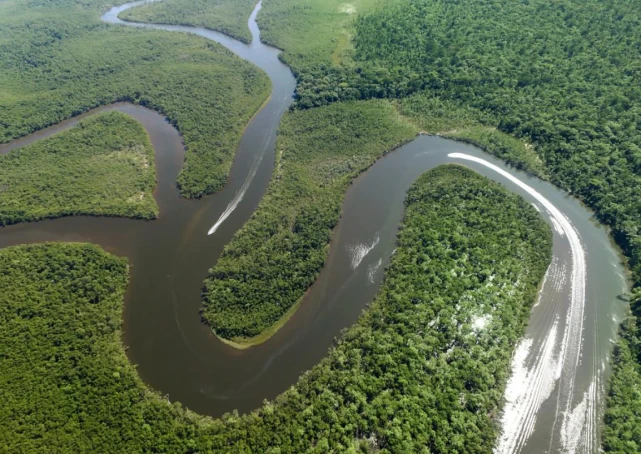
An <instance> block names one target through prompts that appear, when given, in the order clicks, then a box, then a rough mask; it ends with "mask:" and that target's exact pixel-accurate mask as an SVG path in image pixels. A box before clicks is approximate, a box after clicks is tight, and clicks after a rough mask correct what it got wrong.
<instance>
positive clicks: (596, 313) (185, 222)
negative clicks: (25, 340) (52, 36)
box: [0, 1, 627, 453]
mask: <svg viewBox="0 0 641 454" xmlns="http://www.w3.org/2000/svg"><path fill="white" fill-rule="evenodd" d="M141 3H144V1H143V2H133V3H128V4H126V5H123V6H119V7H115V8H113V9H111V10H110V11H109V12H107V13H106V14H105V15H104V16H103V17H102V19H103V20H104V21H106V22H110V23H114V24H126V25H128V26H135V27H148V28H156V29H163V30H169V31H174V32H188V33H193V34H196V35H200V36H202V37H204V38H207V39H211V40H213V41H216V42H218V43H220V44H222V45H223V46H225V47H227V48H228V49H230V50H231V51H232V52H234V53H235V54H237V55H238V56H239V57H241V58H244V59H246V60H248V61H250V62H252V63H254V64H255V65H257V66H258V67H260V68H261V69H263V70H264V71H265V72H266V73H267V74H268V76H269V77H270V79H271V82H272V85H273V89H272V96H271V98H270V100H269V102H268V103H267V104H266V105H265V106H264V107H263V108H262V109H261V110H260V112H259V113H258V114H257V115H256V116H255V117H254V118H253V119H252V120H251V122H250V123H249V125H248V126H247V128H246V130H245V132H244V134H243V136H242V138H241V141H240V143H239V146H238V150H237V154H236V157H235V161H234V164H233V167H232V169H231V172H230V176H229V180H228V184H227V186H226V187H225V188H224V189H223V190H222V191H220V192H219V193H217V194H214V195H212V196H208V197H205V198H203V199H201V200H198V201H189V200H185V199H182V198H180V196H179V194H178V191H177V189H176V186H175V179H176V176H177V175H178V172H179V171H180V168H181V165H182V162H183V159H184V147H183V144H182V141H181V138H180V136H179V134H178V132H177V131H176V130H175V129H174V128H173V127H172V126H171V125H170V124H169V123H168V122H166V121H165V119H164V118H163V117H162V116H160V115H159V114H157V113H155V112H153V111H150V110H148V109H145V108H143V107H140V106H134V105H130V104H124V103H119V104H113V105H110V106H106V107H100V108H97V109H94V110H92V111H90V112H87V113H86V114H83V115H81V116H80V117H76V118H73V119H70V120H67V121H64V122H62V123H60V124H58V125H55V126H53V127H51V128H48V129H45V130H43V131H40V132H38V133H35V134H33V135H31V136H28V137H25V138H22V139H19V140H17V141H15V142H13V143H11V144H8V145H0V153H7V152H9V151H11V150H13V149H15V148H18V147H20V146H24V145H26V144H28V143H31V142H33V141H35V140H39V139H42V138H44V137H47V136H49V135H52V134H55V133H57V132H60V131H62V130H64V129H67V128H69V127H71V126H73V125H74V124H76V123H77V122H78V121H79V120H80V119H81V118H83V117H86V116H88V115H92V114H95V113H97V112H102V111H106V110H114V109H115V110H119V111H121V112H124V113H127V114H129V115H131V116H133V117H134V118H136V119H137V120H138V121H140V122H141V123H142V124H143V126H144V127H145V129H146V130H147V132H148V134H149V136H150V138H151V142H152V145H153V146H154V149H155V152H156V172H157V181H158V185H157V189H156V192H155V197H156V199H157V201H158V204H159V207H160V218H159V219H158V220H155V221H152V222H145V221H137V220H129V219H117V218H97V217H83V216H79V217H68V218H61V219H56V220H47V221H41V222H35V223H30V224H18V225H14V226H10V227H6V228H3V229H2V230H1V231H0V232H1V233H0V248H2V247H7V246H10V245H15V244H21V243H36V242H43V241H89V242H93V243H97V244H100V245H101V246H103V247H104V248H105V249H106V250H108V251H110V252H113V253H116V254H119V255H126V256H127V257H129V259H130V263H131V264H132V268H131V281H130V285H129V289H128V293H127V296H126V302H125V312H124V327H123V333H124V334H123V336H124V339H123V340H124V343H125V345H126V346H127V348H128V350H127V353H128V356H129V358H130V360H131V361H132V363H134V364H137V365H138V372H139V373H140V375H141V377H142V378H143V379H144V381H145V382H146V383H147V384H148V385H149V386H150V387H152V388H154V389H156V390H159V391H160V392H162V393H163V394H167V395H168V397H169V399H170V400H172V401H180V402H182V403H183V404H184V405H185V406H187V407H189V408H190V409H192V410H194V411H196V412H199V413H202V414H208V415H212V416H220V415H221V414H223V413H225V412H229V411H231V410H233V409H238V410H239V411H241V412H247V411H249V410H252V409H254V408H257V407H259V406H260V405H261V403H262V401H263V399H273V398H274V397H276V396H277V395H278V394H279V393H281V392H283V391H284V390H286V389H287V388H288V387H289V386H291V385H292V384H293V383H295V381H296V380H297V378H298V377H299V375H300V374H301V373H302V372H303V371H305V370H307V369H309V368H311V367H312V366H314V364H316V363H318V362H319V360H320V359H321V358H322V357H323V356H324V355H325V354H326V353H327V350H328V348H329V347H330V345H331V344H332V342H333V340H334V338H335V337H336V336H338V335H339V333H340V330H341V329H343V328H346V327H349V326H350V325H352V324H353V323H354V322H355V321H356V319H357V318H358V316H359V314H360V313H361V311H362V310H363V309H364V308H365V306H366V304H367V303H368V302H370V301H371V300H372V299H373V298H374V296H375V295H376V292H377V290H378V287H379V285H380V282H381V280H382V277H383V270H384V268H385V265H386V264H387V263H388V261H389V259H390V256H391V254H392V252H393V250H394V247H395V238H396V234H397V228H398V225H399V223H400V220H401V217H402V214H403V199H404V198H405V194H406V191H407V189H408V188H409V186H410V185H411V184H412V183H413V182H414V181H415V179H416V178H417V177H418V176H419V175H421V174H422V173H423V172H425V171H427V170H429V169H431V168H433V167H435V166H438V165H441V164H445V163H458V164H461V165H465V166H467V167H469V168H471V169H473V170H475V171H477V172H479V173H481V174H483V175H485V176H487V177H489V178H491V179H493V180H496V181H498V182H500V183H502V184H503V185H505V186H506V187H507V188H508V189H510V190H512V191H514V192H516V193H518V194H520V195H522V196H523V197H524V198H525V199H526V200H528V201H530V202H531V203H532V204H533V205H534V206H535V207H536V208H537V209H538V210H539V211H540V212H541V214H542V215H543V216H544V218H545V219H546V220H547V221H548V222H549V223H550V225H551V226H552V228H553V232H554V259H553V261H552V264H551V265H550V268H549V269H548V272H547V274H546V278H545V281H544V283H543V285H542V288H541V291H540V297H539V300H538V301H537V303H536V305H535V306H534V308H533V310H532V313H531V317H530V322H529V326H528V328H527V332H526V336H525V338H524V339H523V340H522V342H521V343H520V344H519V346H518V347H517V350H516V353H515V355H514V359H513V364H512V369H513V376H512V379H511V380H510V383H509V384H508V388H507V391H506V399H507V402H506V406H505V410H504V412H503V416H502V427H503V434H502V436H501V438H500V440H499V442H498V444H497V447H496V450H495V452H497V453H515V452H524V453H541V452H589V453H594V452H598V449H599V428H600V419H601V416H602V409H603V403H604V400H603V398H604V387H605V384H606V380H607V374H608V370H609V367H608V357H609V355H610V352H611V348H612V346H611V343H612V340H613V339H615V337H616V332H617V328H618V324H619V322H620V321H621V320H622V319H623V317H624V316H625V314H626V310H627V304H626V303H625V302H624V301H623V299H622V298H621V297H620V295H621V294H623V293H624V292H625V291H626V290H627V282H626V278H625V270H624V268H623V266H622V265H621V261H620V257H619V255H618V253H617V251H616V248H614V247H613V245H612V243H611V241H610V238H609V236H608V233H607V232H606V230H605V229H604V228H602V227H600V226H599V225H598V224H597V223H596V222H595V221H594V216H593V214H592V213H591V212H590V211H588V210H587V209H586V208H584V207H583V206H582V205H581V204H580V203H579V202H578V201H576V200H575V199H573V198H571V197H568V195H567V194H565V193H564V192H562V191H560V190H558V189H557V188H555V187H554V186H553V185H551V184H549V183H546V182H543V181H541V180H538V179H536V178H532V177H529V176H527V175H525V174H524V173H522V172H518V171H515V170H514V169H512V168H509V167H507V166H506V165H505V164H503V163H502V162H500V161H498V160H497V159H495V158H493V157H492V156H490V155H488V154H487V153H485V152H483V151H482V150H480V149H478V148H476V147H473V146H470V145H465V144H462V143H459V142H454V141H451V140H446V139H443V138H440V137H434V136H418V137H417V138H416V139H415V140H414V141H412V142H410V143H408V144H407V145H405V146H403V147H400V148H399V149H397V150H396V151H394V152H393V153H390V154H389V155H387V156H386V157H384V158H382V159H380V160H379V161H378V162H377V163H376V164H375V165H374V166H373V167H372V168H371V169H370V170H369V171H367V172H365V173H363V174H362V175H361V176H359V177H358V178H357V179H356V180H355V182H354V184H353V185H352V186H351V187H350V189H349V191H348V193H347V195H346V198H345V201H344V204H343V215H342V217H341V220H340V222H339V224H338V226H337V227H336V229H335V231H334V234H333V238H332V244H331V248H330V252H329V257H328V260H327V262H326V264H325V267H324V269H323V271H322V273H321V275H320V276H319V278H318V280H317V281H316V283H315V284H314V285H313V286H312V288H311V289H310V291H309V292H308V293H307V295H306V297H305V300H304V301H303V303H302V304H301V306H300V309H299V310H298V311H297V312H296V314H295V315H294V316H293V317H292V318H291V319H290V320H289V321H288V322H287V323H286V324H285V326H284V327H283V328H282V329H281V330H279V331H278V332H277V333H276V334H275V335H274V336H273V337H272V338H270V339H269V340H268V341H266V342H265V343H263V344H261V345H258V346H255V347H252V348H249V349H247V350H236V349H234V348H232V347H230V346H228V345H226V344H224V343H222V342H220V341H219V340H218V339H217V338H216V337H215V336H214V335H213V334H212V332H211V331H210V329H209V328H208V327H207V326H205V325H204V324H202V323H201V321H200V316H199V309H200V306H201V296H200V291H201V288H202V283H203V280H204V279H205V277H206V276H207V270H208V269H209V268H210V267H211V266H213V265H214V264H215V263H216V261H217V259H218V257H219V255H220V253H221V251H222V248H223V247H224V245H225V244H227V243H228V242H229V241H230V240H231V239H232V237H233V235H234V233H235V232H236V231H237V230H238V229H239V228H240V227H241V226H242V225H243V224H244V223H245V222H246V221H247V220H248V219H249V217H250V216H251V214H252V213H253V212H254V210H255V209H256V207H257V206H258V203H259V201H260V199H261V197H262V196H263V194H264V193H265V190H266V188H267V185H268V183H269V179H270V176H271V172H272V169H273V162H274V149H275V146H274V145H275V139H276V131H277V128H278V125H279V123H280V119H281V117H282V115H283V113H284V112H285V110H286V109H287V108H288V106H289V105H290V104H291V102H292V99H293V92H294V88H295V79H294V77H293V75H292V73H291V71H290V70H289V69H288V68H287V67H286V66H285V65H284V64H282V63H281V62H280V61H279V59H278V54H279V51H278V50H276V49H274V48H271V47H269V46H266V45H264V44H262V43H261V42H260V38H259V30H258V27H257V25H256V20H255V19H256V15H257V13H258V11H259V10H260V7H261V5H260V3H259V4H258V5H257V6H256V8H255V10H254V11H253V13H252V15H251V17H250V19H249V24H248V25H249V27H250V29H251V32H252V35H253V40H252V43H251V44H249V45H246V44H243V43H241V42H238V41H236V40H234V39H232V38H230V37H228V36H226V35H223V34H221V33H217V32H214V31H211V30H207V29H203V28H194V27H187V26H172V25H155V24H138V23H131V22H123V21H121V20H120V19H118V14H119V13H120V12H122V11H124V10H125V9H128V8H131V7H133V6H137V5H139V4H141ZM506 247H509V239H508V238H506Z"/></svg>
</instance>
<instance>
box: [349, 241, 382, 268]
mask: <svg viewBox="0 0 641 454" xmlns="http://www.w3.org/2000/svg"><path fill="white" fill-rule="evenodd" d="M380 240H381V238H380V236H379V234H378V233H377V234H376V236H375V237H374V239H373V240H372V242H371V243H370V244H365V243H360V244H357V245H351V246H347V252H348V253H349V255H350V260H351V266H352V269H353V270H355V269H356V268H358V265H360V264H361V262H362V261H363V259H364V258H365V256H366V255H367V254H369V253H370V251H371V250H372V249H374V248H375V247H376V245H377V244H378V242H379V241H380Z"/></svg>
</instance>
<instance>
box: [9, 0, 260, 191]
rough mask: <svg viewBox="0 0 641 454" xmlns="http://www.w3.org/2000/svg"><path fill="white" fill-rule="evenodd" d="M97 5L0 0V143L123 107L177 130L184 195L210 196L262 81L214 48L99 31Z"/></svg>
mask: <svg viewBox="0 0 641 454" xmlns="http://www.w3.org/2000/svg"><path fill="white" fill-rule="evenodd" d="M108 4H109V2H103V1H100V0H92V1H88V0H87V1H82V0H53V1H44V0H30V1H26V0H6V1H3V2H0V142H9V141H11V140H12V139H14V138H16V137H20V136H24V135H27V134H29V133H31V132H34V131H36V130H38V129H41V128H43V127H45V126H49V125H51V124H55V123H58V122H60V121H61V120H63V119H65V118H68V117H71V116H73V115H76V114H79V113H82V112H84V111H86V110H88V109H90V108H92V107H95V106H98V105H103V104H109V103H112V102H114V101H130V102H134V103H139V104H142V105H145V106H148V107H151V108H153V109H155V110H157V111H159V112H161V113H163V114H164V115H166V116H167V117H168V118H169V119H170V121H171V122H172V123H173V124H174V125H175V126H176V127H177V128H178V130H179V131H180V133H181V134H182V136H183V139H184V141H185V144H186V147H187V156H186V161H185V165H184V168H183V171H182V172H181V174H180V176H179V178H178V184H179V186H180V189H181V192H182V194H183V195H184V196H186V197H199V196H201V195H203V194H208V193H212V192H215V191H216V190H218V189H220V188H221V187H222V186H223V185H224V183H225V181H226V178H227V173H228V171H229V168H230V167H231V163H232V160H233V156H234V153H235V151H236V146H237V143H238V140H239V138H240V135H241V133H242V130H243V128H244V126H245V125H246V124H247V121H248V120H249V118H250V117H251V116H252V115H253V114H254V113H255V112H256V110H257V109H258V108H259V107H260V105H261V104H262V103H263V102H264V101H265V99H266V98H267V96H268V94H269V91H270V84H269V80H268V79H267V76H266V75H265V74H263V73H262V72H261V71H259V70H258V69H256V68H255V67H254V66H253V65H251V64H249V63H247V62H245V61H242V60H240V59H239V58H237V57H235V56H234V55H232V54H231V52H229V51H227V50H226V49H224V48H223V47H222V46H219V45H217V44H215V43H212V42H210V41H207V40H205V39H202V38H197V37H194V36H189V35H186V34H179V33H167V32H161V31H153V30H138V29H131V28H127V27H119V26H113V25H107V24H103V23H101V22H100V20H99V17H100V14H101V13H102V12H103V11H105V10H106V9H107V8H108Z"/></svg>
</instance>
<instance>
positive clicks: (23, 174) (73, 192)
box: [0, 112, 158, 225]
mask: <svg viewBox="0 0 641 454" xmlns="http://www.w3.org/2000/svg"><path fill="white" fill-rule="evenodd" d="M155 187H156V174H155V166H154V151H153V148H152V147H151V144H150V143H149V138H148V137H147V133H146V132H145V130H144V129H143V127H142V126H141V125H140V124H139V123H138V122H136V121H135V120H134V119H133V118H131V117H128V116H127V115H125V114H122V113H119V112H109V113H104V114H98V115H95V116H92V117H90V118H88V119H86V120H83V121H82V122H80V123H79V124H78V125H77V126H75V127H73V128H71V129H70V130H68V131H63V132H61V133H59V134H57V135H54V136H53V137H50V138H48V139H44V140H41V141H38V142H36V143H34V144H32V145H28V146H26V147H24V148H19V149H17V150H13V151H12V152H11V153H9V154H8V155H4V156H0V188H1V189H0V225H7V224H13V223H16V222H23V221H35V220H38V219H43V218H53V217H59V216H69V215H75V214H88V215H102V216H126V217H133V218H143V219H153V218H155V217H157V216H158V207H157V206H156V201H155V200H154V196H153V191H154V188H155Z"/></svg>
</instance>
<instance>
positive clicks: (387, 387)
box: [0, 166, 551, 453]
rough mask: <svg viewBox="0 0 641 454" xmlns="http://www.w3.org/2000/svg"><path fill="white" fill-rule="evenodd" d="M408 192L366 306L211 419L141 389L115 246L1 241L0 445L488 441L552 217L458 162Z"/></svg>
mask: <svg viewBox="0 0 641 454" xmlns="http://www.w3.org/2000/svg"><path fill="white" fill-rule="evenodd" d="M406 206H407V208H406V215H405V219H404V221H403V226H402V229H401V233H400V234H399V237H398V250H397V252H396V254H394V257H393V259H392V263H391V264H390V266H389V269H388V270H387V276H386V279H385V283H384V285H383V287H382V289H381V291H380V293H379V296H378V297H377V299H376V300H375V301H374V302H373V303H372V306H371V307H370V308H369V309H368V311H367V313H366V314H365V315H364V316H363V317H362V318H361V319H360V320H359V321H358V323H357V324H356V325H355V326H354V327H352V328H350V330H349V331H348V332H347V333H346V334H345V335H344V336H343V338H342V340H341V341H339V342H338V344H337V345H336V347H335V348H333V349H332V350H331V351H330V352H329V354H328V356H327V357H326V358H325V359H324V360H323V361H322V362H321V363H320V364H319V365H318V366H316V367H314V368H313V369H312V370H311V371H309V372H308V373H306V374H305V375H304V376H303V377H302V378H301V380H300V381H299V382H298V383H297V384H296V385H295V386H294V387H292V388H291V389H290V390H289V391H287V392H286V393H284V394H283V395H282V396H280V397H278V398H277V399H276V400H275V401H274V402H268V403H266V404H265V405H264V406H263V407H262V408H260V409H258V410H257V411H255V412H252V413H251V414H249V415H246V416H238V415H237V414H231V415H227V416H225V417H223V418H222V419H220V420H212V419H210V418H204V417H200V416H196V415H195V414H193V413H191V412H189V411H186V410H184V409H182V408H181V406H180V405H179V404H174V405H172V404H170V403H168V402H167V401H166V400H165V399H163V398H161V396H159V395H157V394H154V393H152V392H150V391H149V390H148V389H147V388H146V386H145V385H144V384H143V383H142V381H141V380H140V378H139V377H138V375H137V372H136V369H135V368H134V367H133V366H132V365H131V364H130V363H129V362H128V360H127V358H126V356H125V354H124V350H123V348H122V345H121V343H120V335H119V327H120V317H121V314H122V300H123V295H124V292H125V287H126V284H127V264H126V262H125V260H123V259H119V258H115V257H113V256H111V255H109V254H106V253H105V252H102V251H101V250H100V249H99V248H98V247H96V246H90V245H84V244H44V245H34V246H19V247H14V248H9V249H3V250H0V287H1V288H3V290H4V291H3V292H2V294H1V295H0V326H1V327H2V329H1V330H0V342H1V344H2V345H3V350H2V354H1V355H0V371H1V373H0V389H1V390H2V395H3V396H4V398H5V399H4V404H3V405H2V406H1V407H0V419H1V420H3V421H6V422H7V425H5V426H4V430H3V431H0V444H1V445H2V446H3V447H4V449H5V451H6V452H43V451H45V450H49V451H51V450H55V451H57V452H70V453H71V452H238V453H243V452H247V453H249V452H270V453H276V452H280V453H301V452H309V453H324V452H331V451H334V452H354V453H356V452H362V453H366V452H421V450H423V451H425V450H426V449H427V450H428V451H425V452H490V451H491V448H492V446H493V444H494V442H495V438H496V434H497V427H496V425H495V422H494V421H493V418H494V415H495V414H496V412H497V410H498V407H499V405H500V402H501V396H502V390H503V387H504V386H505V381H506V378H507V376H508V374H509V362H510V357H511V354H512V350H513V348H514V345H515V343H516V341H517V340H518V338H519V337H520V336H521V334H522V332H523V326H524V324H525V322H526V321H527V315H528V312H529V311H528V308H529V306H530V305H531V303H532V302H533V301H534V299H535V297H536V292H537V286H538V284H539V282H540V280H541V278H542V277H543V274H544V272H545V269H546V267H547V264H548V262H549V260H550V251H551V237H550V231H549V227H548V226H547V225H546V224H545V223H544V222H543V220H542V219H541V218H540V217H539V215H538V213H537V212H536V211H535V210H534V208H532V206H530V205H529V204H528V203H526V202H524V201H523V200H522V199H521V198H520V197H518V196H516V195H514V194H510V193H508V192H507V191H506V190H505V189H503V188H502V187H501V186H500V185H498V184H497V183H494V182H492V181H489V180H487V179H485V178H483V177H480V176H478V175H476V174H475V173H473V172H471V171H469V170H466V169H464V168H462V167H458V166H444V167H440V168H437V169H434V170H432V171H430V172H428V173H426V174H425V175H424V176H423V177H422V178H421V179H420V180H419V181H417V182H416V184H415V185H414V186H413V187H412V189H411V190H410V192H409V194H408V197H407V201H406ZM506 237H507V238H511V241H512V247H511V248H509V249H508V248H505V247H503V241H504V239H505V238H506ZM479 301H482V304H479V303H478V302H479Z"/></svg>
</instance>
